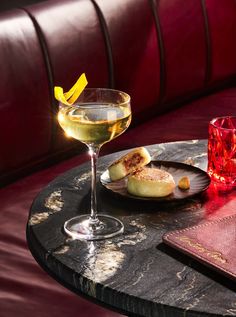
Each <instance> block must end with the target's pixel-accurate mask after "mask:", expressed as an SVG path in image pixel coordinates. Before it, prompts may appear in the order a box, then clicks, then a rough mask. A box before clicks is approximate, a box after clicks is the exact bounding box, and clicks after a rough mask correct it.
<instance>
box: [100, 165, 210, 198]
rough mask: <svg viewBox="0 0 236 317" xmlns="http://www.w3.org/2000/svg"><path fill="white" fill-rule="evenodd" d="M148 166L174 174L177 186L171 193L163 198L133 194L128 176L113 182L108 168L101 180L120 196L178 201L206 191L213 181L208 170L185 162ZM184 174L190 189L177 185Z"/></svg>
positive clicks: (107, 187)
mask: <svg viewBox="0 0 236 317" xmlns="http://www.w3.org/2000/svg"><path fill="white" fill-rule="evenodd" d="M148 166H150V167H156V168H160V169H162V170H165V171H167V172H169V173H170V174H171V175H172V176H173V178H174V180H175V183H176V187H175V190H174V192H173V193H172V194H171V195H169V196H166V197H162V198H156V197H153V198H152V197H151V198H150V197H138V196H134V195H131V194H129V193H128V191H127V177H125V178H122V179H120V180H118V181H114V182H112V181H111V180H110V177H109V173H108V170H106V171H105V172H104V173H103V174H102V175H101V178H100V181H101V183H102V185H103V186H104V187H105V188H106V189H108V190H109V191H110V192H112V193H115V194H118V195H119V196H124V197H128V198H132V199H139V200H152V201H153V200H156V201H175V200H176V201H177V200H181V199H186V198H189V197H192V196H195V195H197V194H200V193H202V192H203V191H205V190H206V189H207V188H208V186H209V185H210V182H211V181H210V177H209V175H208V174H207V173H206V172H204V171H203V170H201V169H200V168H197V167H195V166H191V165H187V164H184V163H178V162H171V161H152V162H151V163H150V164H149V165H148ZM183 176H187V177H188V178H189V180H190V188H189V189H188V190H181V189H179V188H178V186H177V184H178V181H179V179H180V178H181V177H183Z"/></svg>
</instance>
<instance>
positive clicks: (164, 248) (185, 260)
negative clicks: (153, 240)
mask: <svg viewBox="0 0 236 317" xmlns="http://www.w3.org/2000/svg"><path fill="white" fill-rule="evenodd" d="M157 249H158V250H159V251H161V252H163V253H165V254H166V255H168V256H170V257H172V258H174V259H175V260H177V261H178V262H181V263H182V264H183V265H186V266H188V267H191V268H192V269H193V270H195V271H197V272H199V273H201V274H203V275H205V276H207V277H208V278H210V279H212V280H214V281H215V282H217V283H220V284H221V285H223V286H225V287H227V288H229V289H230V290H232V291H236V283H235V281H233V280H231V279H230V278H227V277H225V276H224V275H222V274H220V273H218V272H216V271H215V270H213V269H211V268H209V267H207V266H206V265H204V264H202V263H200V262H199V261H197V260H194V259H192V258H190V257H189V256H187V255H185V254H183V253H182V252H179V251H177V250H175V249H173V248H171V247H170V246H168V245H166V244H164V243H160V244H159V245H158V246H157Z"/></svg>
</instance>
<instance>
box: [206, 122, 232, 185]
mask: <svg viewBox="0 0 236 317" xmlns="http://www.w3.org/2000/svg"><path fill="white" fill-rule="evenodd" d="M208 174H209V175H210V176H211V179H212V181H215V182H220V183H223V184H226V185H231V186H236V117H221V118H215V119H212V120H211V121H210V123H209V137H208Z"/></svg>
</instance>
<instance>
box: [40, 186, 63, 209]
mask: <svg viewBox="0 0 236 317" xmlns="http://www.w3.org/2000/svg"><path fill="white" fill-rule="evenodd" d="M63 205H64V201H63V199H62V191H61V190H56V191H54V192H52V193H51V194H50V195H49V197H47V198H46V199H45V207H47V208H49V209H51V210H53V211H55V212H56V211H61V209H62V207H63Z"/></svg>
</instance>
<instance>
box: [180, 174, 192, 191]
mask: <svg viewBox="0 0 236 317" xmlns="http://www.w3.org/2000/svg"><path fill="white" fill-rule="evenodd" d="M178 187H179V188H180V189H183V190H187V189H189V188H190V180H189V178H188V176H183V177H181V178H180V180H179V182H178Z"/></svg>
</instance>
